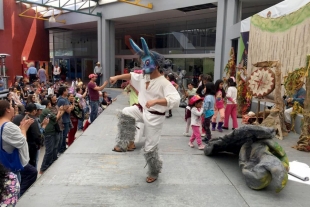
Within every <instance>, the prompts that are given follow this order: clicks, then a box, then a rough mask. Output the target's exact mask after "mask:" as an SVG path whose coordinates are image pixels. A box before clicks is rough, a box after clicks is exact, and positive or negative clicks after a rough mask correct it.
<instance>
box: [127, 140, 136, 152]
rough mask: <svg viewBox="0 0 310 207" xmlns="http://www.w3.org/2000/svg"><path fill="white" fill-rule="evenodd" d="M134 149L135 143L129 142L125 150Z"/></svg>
mask: <svg viewBox="0 0 310 207" xmlns="http://www.w3.org/2000/svg"><path fill="white" fill-rule="evenodd" d="M135 149H136V145H135V143H134V142H129V144H128V147H127V151H134V150H135Z"/></svg>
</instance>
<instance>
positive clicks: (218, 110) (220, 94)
mask: <svg viewBox="0 0 310 207" xmlns="http://www.w3.org/2000/svg"><path fill="white" fill-rule="evenodd" d="M223 86H224V81H223V80H221V79H219V80H217V81H216V82H215V91H216V94H215V107H214V116H213V117H212V131H215V127H216V125H217V122H216V119H217V115H218V114H220V120H219V123H218V126H217V130H218V131H219V132H223V129H222V127H223V123H224V118H225V107H224V98H225V97H226V93H225V90H224V88H223Z"/></svg>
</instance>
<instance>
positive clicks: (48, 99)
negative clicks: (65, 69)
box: [0, 72, 112, 203]
mask: <svg viewBox="0 0 310 207" xmlns="http://www.w3.org/2000/svg"><path fill="white" fill-rule="evenodd" d="M33 74H34V72H33ZM40 80H41V79H40V78H39V77H38V76H36V78H35V76H34V75H32V76H31V82H30V81H28V79H27V78H21V79H20V80H19V81H18V82H15V83H14V84H13V86H12V87H10V88H9V93H8V94H7V97H6V99H5V100H1V101H0V124H1V126H0V127H1V137H0V138H1V139H0V140H1V144H2V146H3V149H4V150H3V151H1V152H2V153H4V155H1V153H0V163H1V164H0V182H1V183H3V184H5V182H8V181H10V182H11V184H12V182H13V181H15V182H16V186H15V187H14V189H15V194H14V196H16V199H15V200H17V198H18V197H19V196H21V195H23V193H24V192H25V191H26V190H27V189H28V188H29V187H30V186H31V185H32V184H33V183H34V182H35V181H36V179H37V176H38V174H43V173H44V172H45V171H46V170H47V169H48V168H49V167H50V166H51V165H52V164H53V162H54V161H55V160H57V158H58V157H59V156H60V155H61V154H62V153H63V152H65V150H66V149H67V148H68V147H70V145H72V143H73V142H74V140H75V134H76V132H77V130H83V128H84V129H85V128H87V126H88V125H89V123H88V124H87V123H86V124H84V120H87V119H88V117H89V113H90V107H89V100H88V99H89V98H88V97H89V96H88V90H87V87H86V85H85V84H84V83H83V82H82V80H81V79H77V80H76V81H73V82H72V83H70V84H69V83H68V82H62V81H59V80H58V79H55V80H54V81H53V82H47V81H46V80H45V81H43V82H40ZM100 94H101V97H100V103H101V107H100V108H101V110H100V112H101V111H103V110H104V109H105V108H106V107H107V106H108V105H110V104H111V103H112V99H111V98H110V97H108V94H107V93H106V92H100ZM86 125H87V126H86ZM43 146H44V147H45V153H44V158H43V161H42V164H41V166H38V160H39V155H40V150H41V149H42V147H43ZM12 152H16V153H17V157H16V159H15V161H16V163H18V164H19V165H17V166H16V165H12V163H10V162H8V160H11V158H10V159H9V158H8V157H6V156H9V155H8V154H12ZM13 154H14V153H13ZM1 169H2V170H1ZM1 176H2V177H1ZM1 183H0V190H1V188H2V187H3V186H2V184H1ZM19 184H20V185H19ZM4 188H8V189H13V187H12V186H11V185H7V186H5V187H4ZM5 191H6V193H3V192H4V191H1V192H2V196H0V199H2V200H3V202H4V200H5V199H7V195H11V194H10V193H12V192H9V191H8V190H5ZM10 199H11V200H10V202H14V199H13V200H12V196H10ZM1 202H2V201H1ZM1 202H0V203H1Z"/></svg>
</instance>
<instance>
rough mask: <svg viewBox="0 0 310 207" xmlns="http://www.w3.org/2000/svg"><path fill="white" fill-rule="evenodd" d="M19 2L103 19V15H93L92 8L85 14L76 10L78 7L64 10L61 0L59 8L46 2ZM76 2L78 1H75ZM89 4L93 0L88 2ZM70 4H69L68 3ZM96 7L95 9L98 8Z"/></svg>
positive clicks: (28, 0)
mask: <svg viewBox="0 0 310 207" xmlns="http://www.w3.org/2000/svg"><path fill="white" fill-rule="evenodd" d="M16 1H18V2H22V3H26V4H31V5H37V6H41V7H46V8H53V9H57V10H60V11H69V12H75V13H79V14H86V15H90V16H96V17H102V14H101V13H99V12H97V13H96V14H93V11H94V9H93V10H92V11H91V10H90V8H88V12H84V11H82V10H80V8H81V7H80V8H78V9H76V6H75V7H74V9H68V8H63V7H62V6H61V5H60V0H59V6H52V5H49V4H47V3H48V2H49V1H46V2H43V0H42V2H39V3H37V2H34V1H31V0H16ZM74 1H75V2H76V0H74ZM88 1H89V3H90V1H91V0H88ZM67 3H68V2H67ZM67 3H65V4H64V5H66V4H67ZM64 5H63V6H64ZM97 5H98V2H97V4H96V6H97ZM96 6H95V8H96Z"/></svg>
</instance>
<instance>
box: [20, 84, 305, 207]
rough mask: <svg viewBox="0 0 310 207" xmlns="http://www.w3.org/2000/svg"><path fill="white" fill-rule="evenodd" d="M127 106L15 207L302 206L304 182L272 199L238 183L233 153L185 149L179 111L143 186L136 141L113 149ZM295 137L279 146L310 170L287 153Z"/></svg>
mask: <svg viewBox="0 0 310 207" xmlns="http://www.w3.org/2000/svg"><path fill="white" fill-rule="evenodd" d="M113 90H115V89H113ZM126 105H128V97H126V96H125V95H120V96H118V100H117V101H116V102H114V103H113V104H112V105H111V106H109V107H108V109H107V110H106V111H104V113H103V114H101V115H100V117H98V118H97V120H96V121H95V122H94V123H93V124H92V125H91V126H90V127H89V128H88V130H87V131H86V132H84V133H83V134H82V135H81V136H80V137H79V138H78V139H77V140H76V141H75V142H74V143H73V145H72V146H71V147H70V148H69V149H68V150H67V151H66V152H65V153H64V154H63V155H62V156H61V157H60V158H59V159H58V160H57V161H56V162H55V163H54V164H53V165H52V166H51V167H50V168H49V169H48V171H47V172H46V173H45V174H44V175H42V176H41V177H40V178H39V179H38V180H37V181H36V183H35V184H34V185H33V186H32V187H31V188H30V189H29V190H28V191H27V192H26V193H25V195H24V196H23V197H22V198H21V199H20V201H19V202H18V205H17V206H20V207H69V206H70V207H71V206H72V207H73V206H74V207H84V206H94V207H102V206H127V207H131V206H156V207H158V206H177V207H181V206H211V207H213V206H220V207H223V206H225V207H226V206H229V207H230V206H232V207H233V206H251V207H256V206H257V207H262V206H273V207H274V206H281V207H286V206H287V207H292V206H294V207H299V206H309V203H310V197H309V195H310V186H308V185H304V184H301V183H297V182H293V181H289V182H288V184H287V186H286V188H285V189H284V190H283V191H282V192H281V193H279V194H276V193H275V192H274V191H273V189H271V188H267V189H265V190H262V191H254V190H251V189H249V188H248V187H247V186H246V184H245V181H244V179H243V177H242V174H241V172H240V169H239V167H238V157H237V156H232V155H221V156H215V157H206V156H204V155H203V152H202V151H199V150H198V149H197V145H196V148H194V149H192V148H189V147H188V146H187V143H188V138H186V137H183V136H182V133H183V132H184V129H185V122H184V109H181V108H179V109H174V110H173V117H172V118H170V119H166V121H165V126H164V131H163V136H162V139H161V143H160V150H161V154H162V155H163V160H164V167H163V170H162V173H161V174H160V177H159V179H158V180H157V181H156V182H155V183H153V184H147V183H146V182H145V178H146V169H144V166H145V160H144V158H143V154H142V152H141V150H140V149H141V147H142V145H143V143H137V148H138V149H137V150H136V151H134V152H127V153H116V152H112V148H113V146H114V139H115V136H116V134H117V117H116V111H117V109H122V108H124V107H125V106H126ZM228 132H229V131H228ZM219 134H220V133H218V132H215V133H214V134H213V136H217V135H219ZM297 139H298V135H296V134H293V133H291V134H290V136H289V137H286V138H285V140H284V141H279V143H280V144H281V145H282V146H283V147H284V148H285V150H286V152H287V154H288V156H289V159H290V161H293V160H298V161H300V162H305V163H307V164H308V165H310V159H309V154H308V153H303V152H299V151H296V150H294V149H292V148H291V146H293V145H294V144H295V143H296V141H297Z"/></svg>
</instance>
